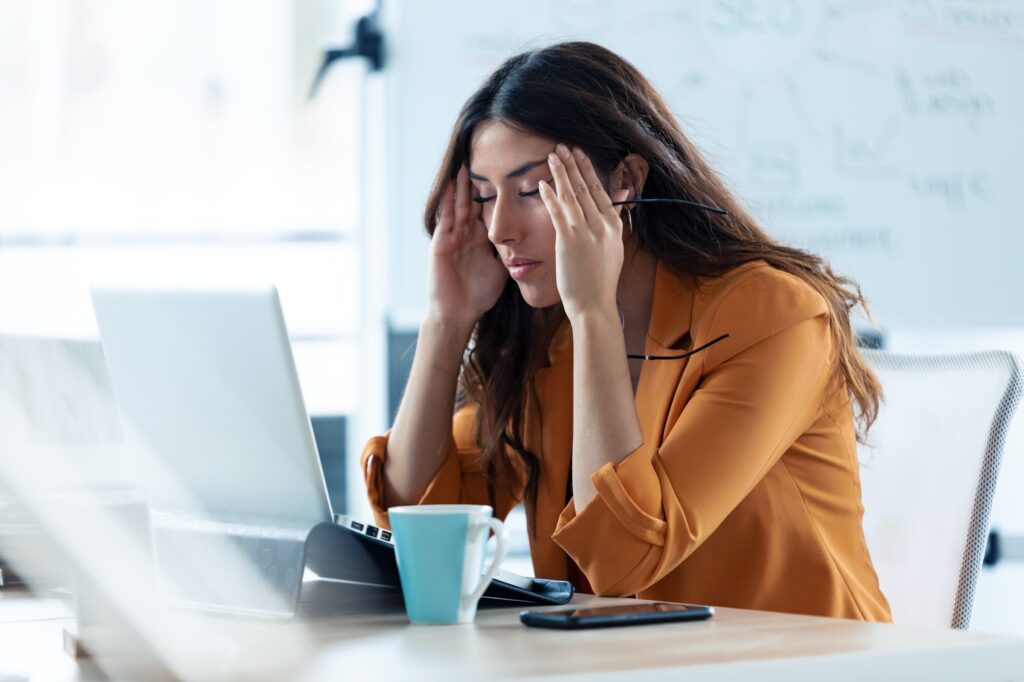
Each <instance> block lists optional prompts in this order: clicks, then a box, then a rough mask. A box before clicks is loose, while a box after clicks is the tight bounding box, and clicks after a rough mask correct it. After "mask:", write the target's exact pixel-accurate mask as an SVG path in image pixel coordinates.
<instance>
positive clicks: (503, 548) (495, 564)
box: [462, 518, 508, 608]
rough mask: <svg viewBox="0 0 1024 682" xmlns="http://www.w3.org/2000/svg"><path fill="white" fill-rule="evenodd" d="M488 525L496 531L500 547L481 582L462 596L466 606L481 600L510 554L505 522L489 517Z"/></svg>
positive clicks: (463, 604)
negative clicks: (506, 556)
mask: <svg viewBox="0 0 1024 682" xmlns="http://www.w3.org/2000/svg"><path fill="white" fill-rule="evenodd" d="M487 526H488V527H489V528H490V529H491V530H493V531H494V537H495V538H496V539H497V541H498V547H497V549H496V550H495V552H494V558H493V559H491V565H490V566H488V567H487V570H486V571H484V574H483V575H482V576H480V582H479V583H478V584H477V586H476V587H475V588H474V589H473V591H472V592H470V593H469V594H466V595H463V596H462V600H463V601H462V606H463V608H466V607H468V606H472V605H473V604H476V603H477V602H478V601H480V597H482V596H484V590H486V589H487V588H488V587H489V586H490V584H491V581H492V580H494V575H495V574H496V573H497V572H498V568H499V567H500V566H501V562H502V561H504V560H505V555H506V554H508V538H507V536H506V535H505V524H503V523H502V522H501V521H499V520H498V519H495V518H490V519H487Z"/></svg>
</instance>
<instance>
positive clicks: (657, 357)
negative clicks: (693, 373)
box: [626, 334, 729, 360]
mask: <svg viewBox="0 0 1024 682" xmlns="http://www.w3.org/2000/svg"><path fill="white" fill-rule="evenodd" d="M727 338H729V335H728V334H722V335H721V336H719V337H718V338H717V339H712V340H711V341H708V342H707V343H705V344H704V345H703V346H698V347H697V348H694V349H693V350H691V351H687V352H685V353H683V354H682V355H629V354H627V355H626V357H627V358H630V359H632V360H680V359H682V358H688V357H690V356H691V355H693V354H694V353H699V352H701V351H702V350H704V349H705V348H707V347H708V346H713V345H715V344H716V343H718V342H719V341H722V340H724V339H727Z"/></svg>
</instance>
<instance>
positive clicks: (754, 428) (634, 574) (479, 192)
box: [362, 43, 890, 620]
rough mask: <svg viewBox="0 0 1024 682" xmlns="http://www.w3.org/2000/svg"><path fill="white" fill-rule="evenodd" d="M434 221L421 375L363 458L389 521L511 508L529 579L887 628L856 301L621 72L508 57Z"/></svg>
mask: <svg viewBox="0 0 1024 682" xmlns="http://www.w3.org/2000/svg"><path fill="white" fill-rule="evenodd" d="M641 193H642V194H643V195H645V196H646V197H650V198H651V199H650V200H648V201H649V203H648V202H643V201H641V197H640V195H641ZM653 199H661V200H672V201H660V202H654V201H651V200H653ZM425 222H426V226H427V231H428V232H429V233H430V234H431V237H432V241H431V251H430V266H431V267H430V277H429V279H430V291H429V307H428V312H427V314H426V316H425V318H424V320H423V322H422V324H421V327H420V334H419V342H418V344H417V348H416V355H415V359H414V361H413V366H412V372H411V375H410V378H409V382H408V385H407V386H406V390H405V394H404V397H403V401H402V404H401V407H400V409H399V411H398V415H397V417H396V419H395V423H394V426H393V428H392V429H391V430H390V432H389V433H388V434H386V435H384V436H381V437H376V438H373V439H371V440H370V442H369V443H368V444H367V446H366V448H365V450H364V452H363V456H362V462H363V467H364V471H365V472H366V482H367V487H368V491H369V497H370V501H371V503H372V505H373V507H374V509H375V513H376V516H377V521H378V523H381V524H383V525H387V512H386V510H387V508H388V507H389V506H392V505H402V504H417V503H419V504H427V503H432V504H433V503H479V504H490V505H492V506H493V507H494V510H495V515H496V516H498V517H504V516H505V515H506V514H507V513H508V512H509V510H510V509H511V508H512V507H514V506H515V505H516V504H518V503H519V502H520V501H522V502H523V503H524V504H525V507H526V513H527V517H528V525H529V529H530V543H531V551H532V557H533V563H534V568H535V570H536V573H537V575H541V576H545V577H550V578H567V579H569V580H572V581H573V583H574V584H575V585H576V587H577V588H578V589H580V590H583V591H586V592H595V593H597V594H602V595H614V596H619V595H637V596H639V597H641V598H646V599H664V600H672V601H688V602H697V603H707V604H715V605H721V606H735V607H743V608H752V609H764V610H774V611H788V612H795V613H808V614H820V615H829V616H839V617H847V618H858V619H865V620H889V618H890V615H889V607H888V604H887V602H886V600H885V597H884V596H883V595H882V593H881V591H880V589H879V586H878V579H877V577H876V575H875V572H874V568H873V567H872V564H871V558H870V556H869V553H868V549H867V547H866V545H865V541H864V534H863V530H862V527H861V516H862V513H863V508H862V506H861V503H860V483H859V477H858V471H857V454H856V447H855V440H856V436H857V430H856V429H855V426H854V421H855V420H854V404H856V407H857V411H858V417H859V420H860V427H861V429H862V431H865V430H866V429H867V428H868V427H869V426H870V424H871V422H872V420H873V419H874V416H875V414H876V412H877V407H878V401H879V399H880V390H879V386H878V383H877V381H876V379H875V377H874V376H873V375H872V373H871V372H870V370H869V369H868V368H867V367H866V366H865V364H864V361H863V360H862V359H861V357H860V355H859V354H858V352H857V349H856V346H855V341H854V335H853V332H852V330H851V326H850V319H849V312H850V310H851V309H852V308H853V307H854V306H855V305H857V304H864V301H863V298H862V297H861V295H860V292H859V289H858V288H857V287H856V285H855V284H854V283H852V282H851V281H850V280H847V279H844V278H839V277H837V276H835V275H834V274H833V273H832V271H831V270H830V268H829V267H828V265H827V264H826V263H825V261H824V260H822V259H821V258H818V257H816V256H813V255H810V254H808V253H805V252H803V251H799V250H797V249H793V248H789V247H786V246H782V245H780V244H778V243H777V242H775V241H773V240H772V239H771V238H770V237H769V236H768V235H767V234H766V233H765V232H763V231H762V230H761V229H760V228H759V227H758V226H757V224H756V222H755V221H754V220H753V219H752V218H751V217H750V216H749V215H748V214H747V213H746V212H745V211H744V210H743V209H742V208H741V206H740V205H739V204H738V203H737V201H736V200H735V199H734V198H733V197H732V196H731V194H730V193H729V191H728V190H727V189H726V187H725V185H724V184H723V182H722V181H721V180H720V179H719V178H718V177H717V175H716V174H715V173H714V171H713V170H712V169H711V168H710V167H709V166H708V164H707V163H706V161H705V160H704V159H703V158H702V157H701V155H700V154H699V153H698V151H697V149H696V148H695V147H694V145H693V144H692V143H691V142H690V141H689V140H688V139H687V138H686V137H685V136H684V134H683V133H682V131H681V130H680V128H679V125H678V123H677V121H676V120H675V118H674V117H673V115H672V113H671V112H670V110H669V108H668V107H667V106H666V105H665V103H664V101H663V100H662V99H661V97H660V96H659V95H658V94H657V93H656V92H655V90H654V89H653V88H652V87H651V85H650V83H648V82H647V80H646V79H645V78H644V77H643V76H642V75H641V74H640V73H639V72H637V70H636V69H635V68H634V67H633V66H632V65H631V64H629V63H627V62H626V61H624V60H623V59H621V58H620V57H618V56H617V55H615V54H613V53H611V52H609V51H608V50H606V49H604V48H602V47H599V46H597V45H593V44H590V43H565V44H560V45H554V46H552V47H548V48H545V49H541V50H536V51H531V52H526V53H524V54H520V55H517V56H515V57H512V58H511V59H509V60H508V61H507V62H505V63H504V64H503V65H502V66H501V67H500V68H499V69H498V70H497V71H496V72H495V73H494V74H493V75H491V76H490V78H488V80H487V81H486V82H485V83H484V84H483V86H482V87H481V88H480V89H479V90H478V91H477V92H476V93H475V94H474V95H473V96H472V97H471V98H470V99H469V101H468V102H467V103H466V105H465V106H464V107H463V109H462V112H461V113H460V115H459V119H458V121H457V123H456V125H455V129H454V132H453V134H452V137H451V140H450V142H449V145H448V149H447V152H446V154H445V157H444V161H443V162H442V164H441V169H440V172H439V174H438V176H437V180H436V182H435V185H434V189H433V191H432V194H431V196H430V199H429V201H428V204H427V209H426V212H425ZM645 358H647V359H645ZM457 389H458V396H457V395H456V394H457ZM457 398H458V400H457ZM453 412H454V419H453V418H452V414H453Z"/></svg>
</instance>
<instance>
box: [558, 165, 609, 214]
mask: <svg viewBox="0 0 1024 682" xmlns="http://www.w3.org/2000/svg"><path fill="white" fill-rule="evenodd" d="M567 156H568V158H564V157H563V159H562V161H563V162H564V164H565V171H566V175H567V176H568V178H569V183H570V184H571V185H572V187H573V190H574V194H575V195H576V201H577V203H579V205H580V208H581V209H582V210H583V217H584V218H586V221H587V223H588V224H589V225H599V224H601V223H602V222H603V218H604V216H603V215H602V213H601V210H600V209H599V208H598V207H597V204H596V203H595V202H594V198H593V197H592V196H591V192H592V188H591V187H590V184H589V183H588V182H587V180H586V178H585V177H584V176H583V172H582V170H581V168H580V166H579V160H580V156H585V155H584V154H583V150H582V149H580V148H579V147H576V148H575V149H573V150H572V151H571V152H570V153H569V154H567ZM597 186H598V188H599V189H600V190H601V191H604V188H603V187H601V183H600V182H598V183H597Z"/></svg>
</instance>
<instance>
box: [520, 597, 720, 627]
mask: <svg viewBox="0 0 1024 682" xmlns="http://www.w3.org/2000/svg"><path fill="white" fill-rule="evenodd" d="M713 615H715V609H714V608H712V607H710V606H698V605H696V604H673V603H670V602H654V603H644V604H623V605H619V606H595V607H584V608H578V609H561V610H558V611H522V612H520V613H519V620H520V621H522V622H523V625H529V626H530V627H534V628H558V629H560V630H577V629H580V628H607V627H616V626H619V625H644V624H646V623H667V622H670V621H676V620H705V619H707V618H710V617H711V616H713Z"/></svg>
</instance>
